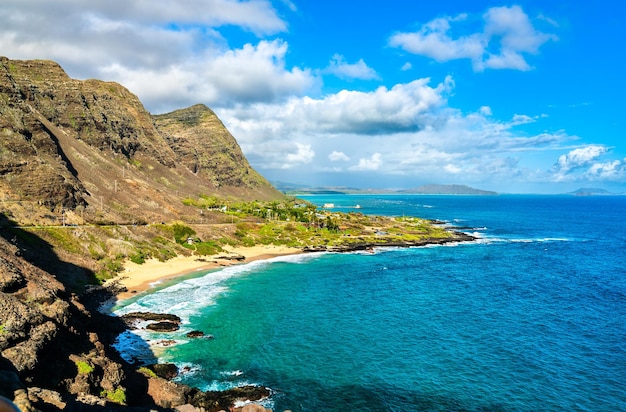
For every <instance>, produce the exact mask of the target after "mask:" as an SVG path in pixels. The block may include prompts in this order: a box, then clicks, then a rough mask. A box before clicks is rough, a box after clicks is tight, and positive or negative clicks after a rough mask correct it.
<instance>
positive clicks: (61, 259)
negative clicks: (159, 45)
mask: <svg viewBox="0 0 626 412" xmlns="http://www.w3.org/2000/svg"><path fill="white" fill-rule="evenodd" d="M200 196H214V197H217V198H228V199H232V198H237V199H244V200H256V199H258V200H274V199H280V198H282V197H283V196H282V194H281V193H280V192H278V191H277V190H275V189H274V188H273V187H272V186H271V185H270V184H269V183H268V182H267V181H266V180H265V179H264V178H263V177H261V176H260V175H259V174H258V173H257V172H256V171H254V170H253V169H252V168H251V167H250V165H249V164H248V162H247V160H246V159H245V157H244V155H243V153H242V152H241V150H240V148H239V146H238V144H237V142H236V141H235V139H234V138H233V136H231V135H230V133H229V132H228V131H227V130H226V128H225V127H224V125H223V124H222V123H221V122H220V121H219V119H218V118H217V116H216V115H215V114H214V113H213V112H212V111H211V110H210V109H208V108H207V107H205V106H202V105H197V106H193V107H191V108H188V109H183V110H179V111H175V112H173V113H170V114H163V115H158V116H153V115H151V114H150V113H148V112H147V111H146V110H145V109H144V107H143V105H142V104H141V102H140V101H139V100H138V99H137V97H136V96H134V95H133V94H132V93H130V92H129V91H128V90H127V89H125V88H124V87H122V86H121V85H119V84H116V83H109V82H103V81H98V80H86V81H80V80H75V79H71V78H69V77H68V76H67V75H66V74H65V72H64V71H63V69H62V68H61V67H60V66H59V65H57V64H56V63H54V62H50V61H40V60H36V61H15V60H9V59H6V58H1V57H0V396H4V397H6V398H9V399H12V400H14V401H15V403H17V404H18V406H19V407H20V408H21V410H22V411H35V410H41V411H48V410H81V411H82V410H98V411H105V410H118V409H129V408H130V409H132V408H134V409H135V410H169V409H168V408H170V407H172V406H175V405H180V404H183V403H186V402H191V401H192V400H193V401H194V402H196V403H197V404H199V405H204V406H203V407H204V408H205V410H212V408H209V407H208V406H207V405H209V404H211V405H220V409H221V408H223V405H225V403H224V402H228V401H224V398H221V395H220V394H217V395H210V396H209V395H206V394H199V393H198V391H197V390H192V389H190V388H185V387H180V386H178V385H176V384H174V383H173V382H168V381H166V380H163V379H162V378H159V377H158V376H151V375H150V374H148V375H145V374H142V373H139V372H138V371H137V369H136V367H134V366H132V365H129V364H127V363H126V362H124V361H123V360H122V359H121V358H120V357H119V355H118V354H117V353H116V352H115V350H113V349H112V346H111V343H112V341H113V339H114V338H115V336H117V334H118V333H119V332H120V331H122V330H123V329H124V328H126V325H125V324H124V323H123V322H122V321H121V320H119V319H116V318H112V317H109V316H106V315H104V314H102V313H100V312H98V310H97V307H98V305H99V303H101V302H102V301H103V300H104V299H106V298H107V297H109V296H110V295H108V293H109V292H108V291H107V290H105V289H103V288H100V287H98V286H93V285H94V284H97V283H98V282H97V281H96V279H95V276H96V272H97V270H98V268H102V267H103V266H104V265H106V264H107V262H109V263H110V262H111V260H110V259H109V258H110V257H115V256H127V255H126V253H127V251H125V249H128V250H130V249H133V248H135V247H136V246H133V245H141V244H142V242H144V243H148V242H150V241H153V240H154V239H155V238H158V237H159V236H161V237H160V239H161V240H163V237H162V236H163V233H160V232H158V231H159V229H158V228H157V229H155V228H152V227H149V226H144V225H142V223H151V222H159V223H160V222H171V221H174V220H182V221H185V222H192V221H194V220H197V219H198V217H199V216H198V213H199V209H198V208H195V207H191V206H186V202H185V199H188V198H191V199H194V198H198V197H200ZM214 219H215V220H214V221H213V223H219V216H217V217H214ZM94 223H95V224H96V225H94ZM104 223H115V225H112V226H105V225H102V224H104ZM124 223H125V224H128V225H123V224H124ZM39 225H45V226H39ZM51 225H58V228H55V226H51ZM61 229H62V230H61ZM205 230H206V231H209V230H213V229H211V228H209V229H205ZM216 230H218V229H216ZM223 230H224V229H223V228H220V229H219V230H218V231H219V233H218V234H217V235H216V236H223V234H222V232H223ZM207 236H208V235H207ZM70 239H71V241H70ZM165 243H167V242H165ZM153 245H154V243H153ZM158 245H160V246H157V247H159V248H160V250H161V251H162V252H163V253H165V254H167V255H168V256H171V255H172V254H176V253H179V252H181V253H185V251H186V249H184V248H182V247H180V248H179V250H174V251H172V250H171V248H177V247H179V246H177V245H176V244H175V242H169V245H165V244H160V243H159V244H158ZM168 248H169V249H168ZM133 250H134V249H133ZM120 254H121V255H120ZM152 257H157V256H152ZM113 270H115V268H113ZM163 394H164V395H163ZM159 395H163V396H165V398H164V397H163V396H161V397H159ZM168 396H169V397H170V398H171V399H166V398H167V397H168ZM229 396H230V398H228V399H230V400H231V401H232V400H233V399H235V398H236V396H237V395H233V394H230V395H229ZM214 398H215V399H216V400H213V399H214ZM172 399H175V400H172ZM209 399H211V400H209ZM1 401H2V398H0V403H1ZM211 402H212V403H211ZM0 406H1V405H0ZM215 408H217V406H215Z"/></svg>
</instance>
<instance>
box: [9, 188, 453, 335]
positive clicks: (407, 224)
mask: <svg viewBox="0 0 626 412" xmlns="http://www.w3.org/2000/svg"><path fill="white" fill-rule="evenodd" d="M183 202H184V203H185V204H186V205H187V206H191V207H194V208H195V209H196V210H197V213H196V214H195V215H194V214H193V213H192V214H191V215H192V216H196V217H197V216H201V220H202V223H199V222H198V220H197V219H196V221H192V219H191V220H186V219H185V220H180V221H176V222H171V223H169V224H165V223H160V224H152V225H145V224H144V225H115V224H107V225H93V226H65V227H62V226H46V227H35V228H28V229H24V230H21V229H20V230H15V235H16V237H17V238H19V240H20V244H21V245H22V247H24V248H26V249H29V250H50V252H53V253H56V254H59V253H65V254H73V255H75V256H78V257H80V258H81V259H91V260H90V261H89V262H90V268H92V270H93V275H95V277H94V279H91V280H85V281H81V280H76V281H75V283H76V284H77V285H80V284H83V285H84V283H85V282H93V281H94V280H95V281H96V282H104V281H105V280H107V279H111V278H112V277H114V276H116V275H117V274H118V273H120V272H121V271H122V270H123V268H124V263H125V262H127V261H131V262H134V263H136V264H143V263H145V262H146V261H147V260H149V259H158V260H160V261H167V260H169V259H171V258H173V257H175V256H177V255H185V256H190V255H195V256H211V255H216V254H219V253H222V252H224V248H225V247H226V246H231V247H237V246H254V245H277V246H287V247H295V248H309V249H315V248H318V249H322V250H347V249H353V248H362V247H368V246H373V245H377V246H384V245H418V244H423V243H426V242H429V241H432V240H435V241H440V240H450V239H451V237H453V236H454V235H453V234H452V233H450V232H449V231H447V230H445V229H444V228H443V227H441V226H439V225H434V224H433V223H432V222H430V221H428V220H425V219H419V218H415V217H384V216H369V215H364V214H363V213H358V212H350V213H338V212H334V211H331V210H327V209H318V208H317V207H316V206H314V205H312V204H310V203H308V202H305V201H302V200H299V199H296V198H286V199H284V200H283V201H271V202H259V201H252V202H243V201H240V200H232V199H222V198H218V197H216V196H199V197H198V198H197V199H191V198H187V199H185V200H184V201H183ZM207 222H208V223H207ZM1 332H2V330H1V329H0V333H1Z"/></svg>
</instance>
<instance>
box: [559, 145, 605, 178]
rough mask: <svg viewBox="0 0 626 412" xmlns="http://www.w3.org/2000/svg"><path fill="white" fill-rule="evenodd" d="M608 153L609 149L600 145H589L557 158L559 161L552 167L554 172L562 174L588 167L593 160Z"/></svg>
mask: <svg viewBox="0 0 626 412" xmlns="http://www.w3.org/2000/svg"><path fill="white" fill-rule="evenodd" d="M608 151H609V149H608V148H607V147H606V146H602V145H589V146H585V147H580V148H577V149H574V150H572V151H570V152H569V153H567V154H564V155H561V156H560V157H559V160H558V161H557V163H556V164H555V165H554V170H555V171H557V172H558V173H560V174H563V173H567V172H569V171H571V170H575V169H578V168H581V167H585V166H589V165H590V164H591V163H592V162H593V161H594V160H595V159H597V158H598V157H600V156H602V155H603V154H605V153H607V152H608Z"/></svg>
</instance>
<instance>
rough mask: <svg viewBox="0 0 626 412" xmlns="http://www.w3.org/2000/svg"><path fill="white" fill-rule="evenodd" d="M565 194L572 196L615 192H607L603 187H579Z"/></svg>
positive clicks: (604, 194)
mask: <svg viewBox="0 0 626 412" xmlns="http://www.w3.org/2000/svg"><path fill="white" fill-rule="evenodd" d="M567 194H568V195H573V196H607V195H616V194H617V193H613V192H609V191H608V190H605V189H598V188H590V187H581V188H580V189H578V190H574V191H573V192H569V193H567Z"/></svg>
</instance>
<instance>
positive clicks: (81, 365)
mask: <svg viewBox="0 0 626 412" xmlns="http://www.w3.org/2000/svg"><path fill="white" fill-rule="evenodd" d="M76 367H77V368H78V374H79V375H88V374H90V373H91V372H93V366H91V365H90V364H89V363H87V362H85V361H77V362H76Z"/></svg>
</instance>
